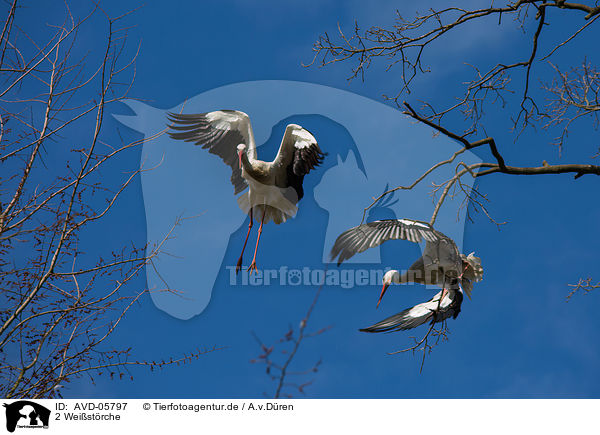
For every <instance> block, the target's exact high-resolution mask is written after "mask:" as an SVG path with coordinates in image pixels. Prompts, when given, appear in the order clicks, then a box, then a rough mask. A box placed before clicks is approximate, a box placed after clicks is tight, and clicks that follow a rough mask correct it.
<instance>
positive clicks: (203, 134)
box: [168, 110, 256, 195]
mask: <svg viewBox="0 0 600 435" xmlns="http://www.w3.org/2000/svg"><path fill="white" fill-rule="evenodd" d="M168 117H169V122H170V124H169V129H170V131H169V132H168V133H169V135H170V136H171V137H172V138H173V139H177V140H183V141H185V142H192V143H194V144H195V145H201V146H202V148H203V149H208V151H209V152H210V153H211V154H216V155H217V156H219V157H220V158H221V159H222V160H223V161H224V162H225V163H226V164H227V165H228V166H229V167H231V184H233V186H234V188H235V194H236V195H237V194H238V193H240V192H241V191H243V190H244V189H245V188H246V187H247V186H248V185H247V184H246V181H245V180H244V179H243V178H242V171H241V169H240V167H239V161H238V157H237V146H238V145H239V144H242V143H243V144H245V145H247V147H248V148H247V153H248V154H249V155H250V156H252V157H256V145H255V143H254V134H253V133H252V126H251V125H250V118H249V117H248V115H246V114H245V113H244V112H240V111H238V110H218V111H216V112H208V113H199V114H189V115H188V114H179V113H169V114H168Z"/></svg>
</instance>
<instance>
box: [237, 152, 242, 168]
mask: <svg viewBox="0 0 600 435" xmlns="http://www.w3.org/2000/svg"><path fill="white" fill-rule="evenodd" d="M242 152H243V151H242V150H239V151H238V157H239V159H240V169H242Z"/></svg>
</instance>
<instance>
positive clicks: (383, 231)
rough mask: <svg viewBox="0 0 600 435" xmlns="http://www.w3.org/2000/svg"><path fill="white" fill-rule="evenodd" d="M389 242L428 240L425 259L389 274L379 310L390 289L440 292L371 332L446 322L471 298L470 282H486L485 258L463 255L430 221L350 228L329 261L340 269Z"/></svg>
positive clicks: (370, 224)
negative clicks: (412, 285)
mask: <svg viewBox="0 0 600 435" xmlns="http://www.w3.org/2000/svg"><path fill="white" fill-rule="evenodd" d="M387 240H409V241H411V242H415V243H419V242H421V241H422V240H425V241H426V244H425V249H424V252H423V256H422V257H420V258H419V259H418V260H417V261H415V262H414V263H413V265H412V266H410V267H409V268H408V270H407V271H406V272H405V273H402V274H401V273H400V272H399V271H398V270H390V271H388V272H386V273H385V275H384V276H383V288H382V290H381V294H380V296H379V300H378V301H377V306H379V304H380V302H381V299H382V298H383V295H384V294H385V292H386V290H387V289H388V287H389V286H390V285H391V284H392V283H394V284H401V283H408V282H416V283H420V284H426V285H430V284H434V285H438V286H440V287H442V291H441V292H440V293H438V294H437V295H436V296H434V297H433V298H432V299H431V300H430V301H428V302H425V303H423V304H419V305H416V306H415V307H412V308H409V309H408V310H405V311H402V312H401V313H399V314H397V315H395V316H392V317H390V318H388V319H385V320H383V321H382V322H379V323H378V324H376V325H373V326H372V327H370V328H372V329H373V330H369V329H370V328H367V329H366V330H365V331H367V332H381V331H388V330H391V329H410V328H414V327H416V326H418V325H421V324H423V323H425V322H426V321H428V320H430V319H431V320H433V321H434V322H437V321H441V320H445V319H446V318H448V317H450V316H453V317H456V316H457V315H458V313H459V312H460V307H461V304H462V299H463V297H462V294H463V289H464V291H465V293H466V294H467V296H468V297H469V298H470V297H471V290H472V282H473V281H480V280H481V279H482V278H483V268H482V267H481V259H480V258H477V257H475V256H474V253H471V254H469V255H468V256H467V255H464V254H461V253H460V252H459V250H458V247H457V246H456V244H455V243H454V241H453V240H452V239H451V238H450V237H448V236H446V235H444V234H442V233H441V232H439V231H437V230H435V229H434V228H433V227H432V226H431V225H429V224H428V223H427V222H421V221H417V220H413V219H389V220H380V221H374V222H368V223H366V224H363V225H359V226H357V227H354V228H351V229H349V230H347V231H345V232H343V233H342V234H340V236H339V237H338V238H337V239H336V241H335V243H334V245H333V248H332V249H331V259H332V260H334V259H335V258H336V257H337V258H338V265H339V264H341V263H342V262H343V261H345V260H347V259H349V258H351V257H352V256H354V255H355V254H358V253H360V252H363V251H365V250H367V249H369V248H374V247H376V246H379V245H381V244H382V243H384V242H385V241H387Z"/></svg>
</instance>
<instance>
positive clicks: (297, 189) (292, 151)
mask: <svg viewBox="0 0 600 435" xmlns="http://www.w3.org/2000/svg"><path fill="white" fill-rule="evenodd" d="M169 121H170V122H171V124H170V125H169V127H170V129H171V131H170V132H169V135H170V136H171V137H172V138H173V139H179V140H183V141H186V142H193V143H194V144H196V145H201V146H202V148H203V149H208V151H209V152H210V153H211V154H216V155H217V156H219V157H220V158H221V159H222V160H223V161H224V162H225V163H226V164H227V165H229V166H230V167H231V183H232V184H233V186H234V194H235V195H237V194H239V193H242V192H243V191H244V190H245V189H246V187H248V192H247V193H246V192H244V193H242V195H240V196H239V197H238V204H239V206H240V208H241V209H242V210H243V211H244V212H246V213H247V214H248V215H249V216H250V223H249V225H248V233H247V234H246V239H245V240H244V247H243V248H242V253H241V254H240V258H239V259H238V262H237V266H236V273H237V272H239V271H240V269H241V267H242V259H243V256H244V250H245V249H246V243H247V242H248V236H249V235H250V230H251V229H252V226H253V222H254V219H255V218H256V219H258V216H260V227H259V228H258V237H257V239H256V248H255V250H254V257H253V259H252V263H251V264H250V266H249V267H248V270H249V271H250V273H252V272H253V271H254V270H256V253H257V251H258V243H259V241H260V235H261V234H262V227H263V224H264V223H268V222H269V221H271V220H272V221H273V222H275V223H276V224H280V223H282V222H285V221H286V220H287V219H288V218H290V217H293V216H295V214H296V212H297V211H298V208H297V207H296V204H297V203H298V201H300V199H302V197H303V196H304V191H303V189H302V182H303V180H304V176H305V175H306V174H308V173H309V172H310V171H311V169H314V168H315V167H316V166H319V164H321V163H322V161H323V158H324V157H325V153H323V152H322V151H321V149H320V148H319V145H318V144H317V141H316V139H315V138H314V136H313V135H312V134H311V133H310V132H309V131H308V130H306V129H304V128H302V127H301V126H299V125H296V124H289V125H288V126H287V127H286V129H285V133H284V134H283V139H282V140H281V145H280V147H279V152H278V153H277V156H275V159H274V160H273V161H272V162H265V161H262V160H258V159H257V156H256V143H255V142H254V134H253V132H252V125H251V124H250V118H249V117H248V115H247V114H245V113H244V112H240V111H238V110H219V111H216V112H208V113H201V114H177V113H169Z"/></svg>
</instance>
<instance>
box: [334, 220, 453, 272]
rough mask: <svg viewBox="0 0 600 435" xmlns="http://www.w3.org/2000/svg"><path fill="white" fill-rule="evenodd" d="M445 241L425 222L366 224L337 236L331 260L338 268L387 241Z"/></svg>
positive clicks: (387, 221) (408, 221)
mask: <svg viewBox="0 0 600 435" xmlns="http://www.w3.org/2000/svg"><path fill="white" fill-rule="evenodd" d="M442 238H443V239H447V237H446V236H444V235H443V234H442V233H440V232H439V231H436V230H434V229H433V227H432V226H431V225H429V224H428V223H426V222H421V221H416V220H412V219H386V220H380V221H373V222H368V223H366V224H363V225H359V226H357V227H354V228H350V229H349V230H347V231H344V232H343V233H342V234H340V235H339V236H338V238H337V239H336V241H335V243H334V244H333V248H331V259H332V260H334V259H335V258H336V257H338V256H339V258H338V262H337V264H338V266H339V265H340V264H342V262H343V261H345V260H347V259H349V258H351V257H352V256H354V255H356V254H358V253H360V252H363V251H366V250H367V249H369V248H374V247H376V246H379V245H381V244H382V243H383V242H385V241H387V240H409V241H411V242H415V243H419V242H420V241H421V240H423V239H425V240H426V241H427V242H437V241H439V240H441V239H442Z"/></svg>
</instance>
